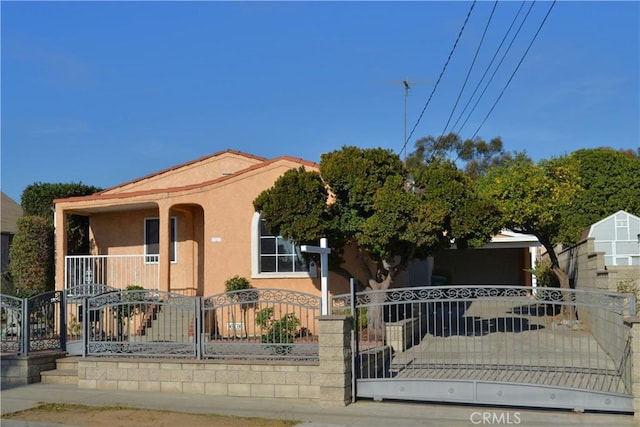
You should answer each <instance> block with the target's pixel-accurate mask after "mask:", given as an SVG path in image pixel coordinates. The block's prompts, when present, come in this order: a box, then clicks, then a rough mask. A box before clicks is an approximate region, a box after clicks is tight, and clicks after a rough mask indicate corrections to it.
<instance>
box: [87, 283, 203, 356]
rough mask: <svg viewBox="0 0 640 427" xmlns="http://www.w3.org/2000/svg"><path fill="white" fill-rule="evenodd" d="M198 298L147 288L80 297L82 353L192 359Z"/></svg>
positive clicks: (197, 320) (198, 314)
mask: <svg viewBox="0 0 640 427" xmlns="http://www.w3.org/2000/svg"><path fill="white" fill-rule="evenodd" d="M199 303H200V300H199V299H198V298H192V297H185V296H183V295H180V294H172V293H170V292H161V291H152V290H120V291H116V292H108V293H105V294H101V295H97V296H94V297H90V298H85V300H84V302H83V306H84V307H86V318H85V319H84V323H83V325H84V336H85V337H86V338H85V342H86V353H85V354H86V355H91V356H113V355H121V356H154V357H160V356H165V357H166V356H171V357H197V356H198V345H197V341H196V339H195V336H197V326H198V323H199V318H200V310H199Z"/></svg>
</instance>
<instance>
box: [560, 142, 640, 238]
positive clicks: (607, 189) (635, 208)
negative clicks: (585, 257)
mask: <svg viewBox="0 0 640 427" xmlns="http://www.w3.org/2000/svg"><path fill="white" fill-rule="evenodd" d="M568 157H569V158H570V159H571V160H572V161H574V162H575V163H576V167H577V171H578V174H579V175H580V177H581V181H580V182H581V185H582V187H583V188H584V191H582V192H581V193H580V194H579V195H578V196H577V197H576V198H575V199H574V200H573V203H572V204H571V206H570V208H569V209H567V210H566V212H564V217H565V226H564V227H563V230H562V231H561V235H560V239H561V241H562V243H564V244H572V243H576V242H577V241H578V240H579V239H580V237H581V232H582V231H583V230H584V229H585V228H587V227H589V226H590V225H591V224H593V223H595V222H597V221H600V220H601V219H603V218H606V217H607V216H609V215H612V214H614V213H616V212H617V211H619V210H624V211H627V212H629V213H632V214H634V215H640V157H638V156H636V155H635V154H634V152H633V151H632V150H627V151H617V150H613V149H611V148H595V149H582V150H577V151H574V152H573V153H571V154H570V155H569V156H568Z"/></svg>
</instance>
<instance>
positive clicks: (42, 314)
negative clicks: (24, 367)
mask: <svg viewBox="0 0 640 427" xmlns="http://www.w3.org/2000/svg"><path fill="white" fill-rule="evenodd" d="M64 310H65V306H64V293H63V292H62V291H50V292H45V293H43V294H39V295H36V296H33V297H31V298H29V299H27V312H28V316H27V317H26V318H27V319H28V322H27V323H28V328H26V330H24V332H23V334H24V335H26V337H27V342H28V343H29V350H28V351H29V352H33V351H42V350H64V348H65V347H64V345H65V340H66V338H65V334H66V325H65V320H64V317H65V314H64Z"/></svg>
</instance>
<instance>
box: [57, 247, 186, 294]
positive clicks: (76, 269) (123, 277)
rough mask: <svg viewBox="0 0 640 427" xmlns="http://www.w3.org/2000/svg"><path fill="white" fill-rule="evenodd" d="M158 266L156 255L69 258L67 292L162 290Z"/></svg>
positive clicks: (70, 256)
mask: <svg viewBox="0 0 640 427" xmlns="http://www.w3.org/2000/svg"><path fill="white" fill-rule="evenodd" d="M159 267H160V261H159V257H158V256H157V255H73V256H72V255H67V256H66V257H65V264H64V289H65V290H67V289H73V288H76V287H80V286H84V285H104V286H109V287H111V288H115V289H126V288H127V287H128V286H131V285H137V286H142V287H143V288H145V289H150V290H159V289H160V268H159ZM194 292H195V290H194Z"/></svg>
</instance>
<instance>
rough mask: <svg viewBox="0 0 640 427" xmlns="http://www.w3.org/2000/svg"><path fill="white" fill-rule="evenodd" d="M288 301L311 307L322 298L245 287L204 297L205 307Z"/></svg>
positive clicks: (316, 305)
mask: <svg viewBox="0 0 640 427" xmlns="http://www.w3.org/2000/svg"><path fill="white" fill-rule="evenodd" d="M258 302H261V303H288V304H295V305H299V306H305V307H309V308H318V307H320V305H321V303H322V298H320V297H319V296H315V295H310V294H305V293H302V292H297V291H289V290H282V289H243V290H238V291H233V292H225V293H222V294H217V295H213V296H210V297H207V298H204V299H203V306H204V307H207V308H208V307H220V306H227V305H233V304H243V305H249V304H257V303H258Z"/></svg>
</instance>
